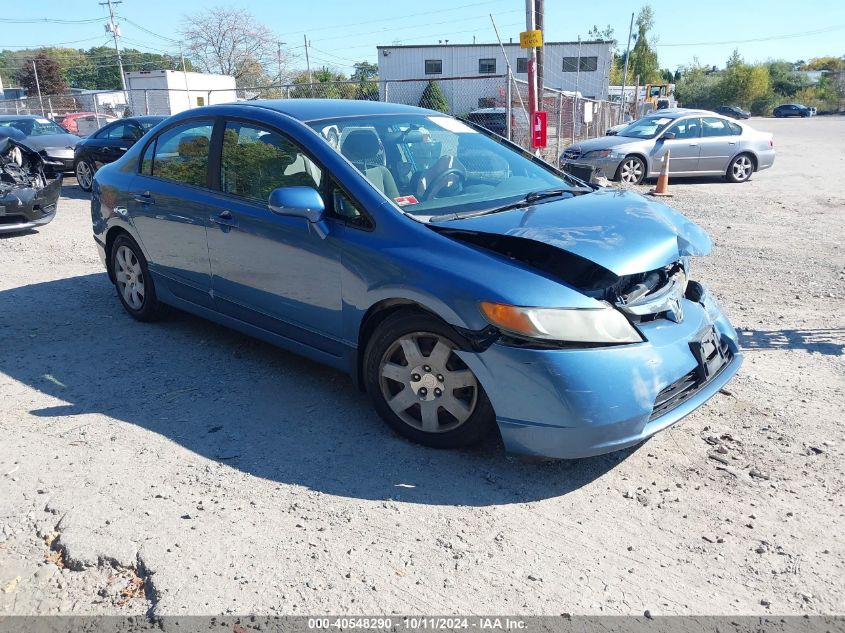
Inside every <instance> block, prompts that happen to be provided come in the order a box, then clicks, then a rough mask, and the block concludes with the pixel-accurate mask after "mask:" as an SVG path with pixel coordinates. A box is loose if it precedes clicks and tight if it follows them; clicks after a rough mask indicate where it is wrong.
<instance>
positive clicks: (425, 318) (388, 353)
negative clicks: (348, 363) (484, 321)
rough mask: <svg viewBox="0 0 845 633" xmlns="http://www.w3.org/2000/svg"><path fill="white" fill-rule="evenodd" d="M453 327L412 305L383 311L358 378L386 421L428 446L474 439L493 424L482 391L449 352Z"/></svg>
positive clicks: (454, 341) (458, 444)
mask: <svg viewBox="0 0 845 633" xmlns="http://www.w3.org/2000/svg"><path fill="white" fill-rule="evenodd" d="M459 347H460V345H459V343H458V341H457V336H456V333H455V332H454V330H452V328H450V327H449V326H448V325H446V324H445V323H443V322H442V321H441V320H439V319H437V318H435V317H433V316H431V315H428V314H425V313H423V312H419V311H416V310H411V309H407V310H400V311H399V312H395V313H394V314H392V315H390V316H389V317H387V318H386V319H385V320H384V322H382V323H381V324H380V325H379V326H378V328H377V329H376V331H375V332H374V333H373V335H372V337H371V338H370V341H369V343H368V344H367V348H366V352H365V356H364V383H365V386H366V389H367V393H368V394H369V396H370V400H371V401H372V403H373V407H374V408H375V410H376V412H377V413H378V414H379V415H380V416H381V418H382V419H383V420H384V421H385V422H386V423H387V425H388V426H389V427H390V428H392V429H393V430H394V431H396V432H397V433H398V434H399V435H402V436H404V437H406V438H408V439H409V440H411V441H413V442H417V443H418V444H423V445H425V446H431V447H434V448H461V447H465V446H470V445H472V444H476V443H478V442H480V441H481V440H482V439H484V437H485V436H487V435H488V434H489V433H490V432H491V431H492V430H493V429H494V421H495V415H494V413H493V407H492V405H491V404H490V401H489V399H488V398H487V394H486V393H484V389H483V388H482V386H481V384H480V383H479V382H478V379H477V378H476V377H475V374H473V372H472V370H470V369H469V368H468V367H467V366H466V365H465V364H464V363H463V361H462V360H461V359H460V358H459V357H458V356H457V354H455V353H454V352H455V350H456V349H459Z"/></svg>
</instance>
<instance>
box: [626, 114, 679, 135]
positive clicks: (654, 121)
mask: <svg viewBox="0 0 845 633" xmlns="http://www.w3.org/2000/svg"><path fill="white" fill-rule="evenodd" d="M671 122H672V119H670V118H669V117H646V118H644V119H637V120H636V121H634V122H633V123H631V124H630V125H629V126H627V127H624V128H622V129H621V130H619V132H617V134H616V135H617V136H627V137H629V138H654V137H655V136H657V135H658V134H660V133H661V132H662V131H663V130H664V129H666V126H668V125H669V124H670V123H671Z"/></svg>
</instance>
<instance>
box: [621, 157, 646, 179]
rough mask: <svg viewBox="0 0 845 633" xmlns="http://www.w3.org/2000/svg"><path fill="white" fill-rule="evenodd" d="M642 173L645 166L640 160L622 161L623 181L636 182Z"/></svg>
mask: <svg viewBox="0 0 845 633" xmlns="http://www.w3.org/2000/svg"><path fill="white" fill-rule="evenodd" d="M642 175H643V168H642V165H641V164H640V162H639V161H638V160H626V161H625V162H624V163H622V182H628V183H636V182H638V181H639V180H640V178H641V177H642Z"/></svg>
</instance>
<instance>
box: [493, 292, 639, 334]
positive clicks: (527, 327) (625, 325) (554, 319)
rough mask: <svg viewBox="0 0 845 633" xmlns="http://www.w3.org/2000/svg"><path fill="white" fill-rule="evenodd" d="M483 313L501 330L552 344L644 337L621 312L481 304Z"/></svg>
mask: <svg viewBox="0 0 845 633" xmlns="http://www.w3.org/2000/svg"><path fill="white" fill-rule="evenodd" d="M480 306H481V311H482V313H483V314H484V316H485V317H486V318H487V320H488V321H490V323H492V324H493V325H495V326H497V327H500V328H501V329H503V330H505V331H507V332H511V333H513V334H518V335H520V336H525V337H528V338H537V339H543V340H549V341H564V342H571V343H610V344H618V343H641V342H642V341H643V338H642V336H640V334H639V333H638V332H637V330H636V329H634V326H633V325H631V323H630V322H629V321H628V319H626V318H625V316H624V315H623V314H622V313H621V312H619V311H618V310H616V309H614V308H613V307H611V306H610V305H609V304H607V303H605V304H604V305H603V307H601V308H594V309H577V308H533V307H521V306H512V305H507V304H504V303H492V302H489V301H482V302H481V303H480Z"/></svg>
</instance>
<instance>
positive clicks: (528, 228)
mask: <svg viewBox="0 0 845 633" xmlns="http://www.w3.org/2000/svg"><path fill="white" fill-rule="evenodd" d="M325 130H333V131H335V133H336V135H337V137H338V139H339V143H337V144H336V146H335V145H332V144H331V143H329V142H328V141H327V140H326V138H327V135H326V134H325V133H324V132H325ZM92 218H93V232H94V239H95V241H96V244H97V247H98V250H99V253H100V257H101V259H102V261H103V263H104V265H105V268H106V270H107V271H108V276H109V279H110V280H111V283H112V284H114V286H115V288H116V294H117V297H118V299H119V301H120V302H121V303H122V305H123V307H124V309H125V310H126V312H128V313H129V314H130V315H131V316H132V317H134V318H136V319H138V320H140V321H149V320H152V319H156V318H158V317H160V316H161V314H162V308H163V306H165V305H167V306H173V307H176V308H179V309H182V310H185V311H187V312H191V313H194V314H197V315H200V316H203V317H206V318H208V319H211V320H213V321H216V322H218V323H221V324H223V325H226V326H229V327H232V328H235V329H238V330H240V331H242V332H245V333H247V334H250V335H252V336H255V337H257V338H259V339H262V340H264V341H267V342H269V343H272V344H275V345H278V346H281V347H283V348H286V349H288V350H291V351H293V352H296V353H298V354H301V355H304V356H307V357H309V358H312V359H314V360H317V361H319V362H322V363H325V364H328V365H331V366H333V367H336V368H338V369H341V370H343V371H346V372H348V373H349V374H351V375H352V377H353V380H354V381H355V383H356V384H357V385H358V386H359V387H360V388H361V389H363V390H365V391H366V392H367V393H368V394H369V396H370V399H371V401H372V404H373V406H374V408H375V410H376V411H377V412H378V414H379V415H380V416H381V417H382V418H383V419H384V420H385V422H387V424H388V425H389V426H390V427H391V428H392V429H394V430H395V431H396V432H397V433H399V434H401V435H403V436H405V437H406V438H409V439H411V440H413V441H416V442H419V443H421V444H425V445H428V446H433V447H440V448H454V447H461V446H467V445H470V444H473V443H476V442H478V441H480V440H481V439H482V438H484V437H486V436H487V435H489V434H490V433H494V432H496V430H498V432H499V434H500V435H501V438H502V440H503V442H504V445H505V447H506V449H507V450H509V451H511V452H513V453H518V454H523V455H531V456H543V457H551V458H577V457H585V456H590V455H597V454H601V453H606V452H611V451H614V450H618V449H621V448H625V447H628V446H632V445H635V444H637V443H639V442H642V441H643V440H645V439H647V438H648V437H650V436H652V435H654V434H655V433H657V432H659V431H661V430H663V429H666V428H667V427H669V426H671V425H672V424H675V423H676V422H678V421H679V420H680V419H681V418H683V417H684V416H686V415H687V414H689V413H690V412H692V411H693V410H695V409H696V408H698V407H699V406H701V405H702V404H703V403H704V402H705V401H707V400H708V399H709V398H711V397H712V396H714V395H715V394H716V393H717V392H718V391H719V389H720V388H721V387H722V386H724V385H725V383H727V382H728V381H729V380H730V379H731V377H732V376H733V375H734V374H735V373H736V371H737V370H738V368H739V366H740V364H741V362H742V355H741V353H740V349H739V345H738V343H737V336H736V333H735V331H734V329H733V327H731V324H730V323H729V322H728V320H727V318H726V317H725V315H724V314H723V312H722V310H721V309H720V307H719V305H718V303H717V302H716V300H715V299H714V297H713V296H712V295H711V294H710V293H709V292H708V291H707V289H706V288H705V287H704V286H703V285H701V284H700V283H699V282H697V281H695V280H694V278H693V277H694V266H693V261H694V258H696V257H699V256H703V255H707V254H708V252H709V251H710V249H711V242H710V239H709V237H708V236H707V234H706V233H705V232H704V231H703V230H702V229H701V228H700V227H698V226H697V225H696V224H694V223H693V222H691V221H690V220H688V219H687V218H685V217H684V216H683V215H681V214H680V213H677V212H676V211H673V210H672V209H670V208H669V207H667V206H665V205H664V204H662V203H660V202H657V201H654V200H650V199H646V198H645V197H642V196H640V195H639V194H637V193H635V192H631V191H624V190H616V189H598V188H595V187H593V186H590V185H587V184H586V183H583V182H581V181H579V180H576V179H574V178H572V177H570V176H567V175H566V174H563V173H562V172H559V171H557V170H556V169H555V168H553V167H552V166H550V165H548V164H547V163H544V162H543V161H541V160H539V159H537V158H535V157H534V156H532V155H531V154H529V153H527V152H525V151H523V150H521V149H520V148H519V147H517V146H515V145H512V144H510V143H509V142H508V141H506V140H504V139H502V138H500V137H498V136H495V135H493V134H491V133H488V132H487V131H485V130H484V129H483V128H481V127H479V126H476V125H474V124H471V123H465V122H463V121H460V120H458V119H455V118H452V117H449V116H445V115H443V114H441V113H439V112H434V111H430V110H424V109H421V108H415V107H410V106H403V105H396V104H388V103H378V102H364V101H345V100H332V101H322V100H298V99H297V100H284V101H253V102H248V103H242V104H233V105H218V106H209V107H205V108H202V109H198V110H191V111H186V112H183V113H181V114H178V115H176V116H174V117H171V118H169V119H167V120H166V121H164V122H163V123H161V124H159V125H158V126H156V127H155V128H153V130H151V131H150V132H149V133H148V134H147V135H146V136H145V137H144V138H143V139H142V140H141V141H140V142H139V143H136V144H135V145H134V146H133V147H132V148H131V149H129V150H128V151H127V153H126V154H125V155H124V156H123V157H122V158H120V159H118V160H117V161H116V162H114V163H112V164H109V165H106V166H104V167H103V168H102V169H101V170H99V171H98V172H97V174H96V175H95V177H94V181H93V195H92ZM315 388H318V386H317V385H315ZM280 404H282V403H280ZM307 423H309V424H313V425H317V424H319V421H316V420H314V421H307Z"/></svg>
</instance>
